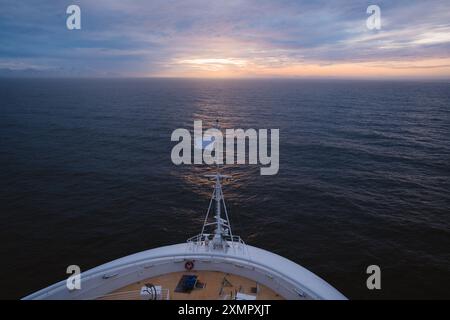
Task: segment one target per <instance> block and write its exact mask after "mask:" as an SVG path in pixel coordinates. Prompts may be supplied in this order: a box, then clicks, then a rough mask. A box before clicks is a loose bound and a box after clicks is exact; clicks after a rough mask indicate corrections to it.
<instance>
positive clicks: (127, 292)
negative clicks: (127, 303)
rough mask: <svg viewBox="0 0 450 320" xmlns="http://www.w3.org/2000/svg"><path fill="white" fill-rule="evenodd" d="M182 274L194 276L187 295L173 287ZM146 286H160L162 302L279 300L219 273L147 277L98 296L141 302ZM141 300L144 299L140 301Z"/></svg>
mask: <svg viewBox="0 0 450 320" xmlns="http://www.w3.org/2000/svg"><path fill="white" fill-rule="evenodd" d="M184 275H192V276H197V285H196V286H195V288H194V289H193V290H192V291H190V292H176V288H177V285H178V284H179V282H180V279H181V278H182V276H184ZM146 284H152V285H155V286H161V287H162V289H163V290H164V292H165V294H164V295H163V297H162V299H170V300H227V299H234V298H235V297H236V294H237V293H240V294H243V295H246V296H247V297H248V296H254V297H255V299H256V300H282V299H283V297H281V296H279V295H278V294H277V293H276V292H274V291H273V290H271V289H270V288H268V287H266V286H264V285H262V284H259V283H257V282H255V281H254V280H250V279H247V278H244V277H241V276H238V275H235V274H230V273H223V272H219V271H203V270H199V271H188V272H173V273H168V274H164V275H161V276H157V277H153V278H148V279H145V280H142V281H139V282H135V283H133V284H130V285H127V286H125V287H123V288H120V289H118V290H115V291H113V292H112V293H110V294H107V295H105V296H102V297H99V298H98V299H101V300H142V299H143V298H142V297H141V295H140V291H141V288H142V287H143V286H145V285H146ZM144 299H145V298H144Z"/></svg>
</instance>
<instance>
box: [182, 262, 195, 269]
mask: <svg viewBox="0 0 450 320" xmlns="http://www.w3.org/2000/svg"><path fill="white" fill-rule="evenodd" d="M184 268H185V269H186V270H192V268H194V262H193V261H187V262H186V263H185V264H184Z"/></svg>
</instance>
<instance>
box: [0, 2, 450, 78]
mask: <svg viewBox="0 0 450 320" xmlns="http://www.w3.org/2000/svg"><path fill="white" fill-rule="evenodd" d="M377 2H378V5H379V6H380V7H381V14H382V29H381V30H379V31H371V30H368V29H367V28H366V26H365V22H366V18H367V14H366V8H367V5H368V3H367V1H360V0H355V1H351V2H350V1H324V0H322V1H297V0H295V1H294V0H292V1H287V0H282V1H280V0H278V1H268V0H230V1H206V0H196V1H194V0H166V1H162V0H153V1H146V0H145V1H144V0H134V1H113V0H96V1H87V0H79V1H74V3H76V4H78V5H80V7H81V12H82V30H79V31H68V30H67V29H66V27H65V19H66V13H65V9H66V8H65V6H64V5H63V4H61V3H59V2H55V1H51V0H46V1H44V0H39V1H34V2H33V4H30V3H29V2H24V1H17V0H2V4H1V6H2V8H1V9H2V10H1V11H0V68H2V65H3V66H4V67H3V69H8V70H10V72H14V71H18V70H22V73H26V70H30V69H32V70H59V71H58V75H64V74H66V75H68V76H70V75H74V74H75V75H84V76H103V75H105V74H108V75H111V74H115V75H120V76H267V75H271V76H272V75H274V76H283V75H289V76H293V75H292V70H298V73H299V76H301V75H302V74H304V72H300V71H302V69H301V68H302V66H303V67H305V69H307V70H311V74H314V71H312V70H313V69H314V68H315V70H317V72H318V74H322V71H320V72H319V69H320V70H324V69H327V68H328V69H327V70H330V68H329V67H327V68H325V66H332V65H335V66H340V67H339V68H337V67H336V68H335V70H338V71H339V72H341V73H342V76H346V75H349V73H346V72H345V70H349V68H348V66H349V65H351V64H358V68H360V67H361V66H362V65H364V66H369V65H370V66H371V68H375V67H376V66H378V67H379V68H381V67H383V68H382V69H380V70H385V69H386V68H389V67H391V69H392V70H394V71H395V70H397V71H396V72H397V74H399V75H402V74H405V70H407V69H408V66H410V68H411V70H416V74H418V75H419V74H424V73H423V72H425V69H426V70H428V71H427V74H426V75H427V76H432V73H431V72H435V71H436V70H434V71H431V70H432V69H437V68H439V66H442V70H440V72H439V76H442V72H444V74H445V72H446V70H447V69H448V68H447V67H446V66H447V63H446V59H447V58H448V56H449V52H450V37H449V34H450V3H449V2H448V1H439V0H435V1H431V3H430V2H423V1H404V0H399V1H395V2H392V1H377ZM396 61H401V62H402V67H401V68H396V67H395V64H396ZM426 61H433V62H434V63H435V66H436V68H431V67H429V66H428V62H426ZM8 63H9V64H10V65H9V66H8ZM30 66H31V67H30ZM343 66H347V68H343ZM374 66H375V67H374ZM417 66H427V67H426V68H425V67H424V68H422V67H417ZM358 70H359V69H358ZM421 70H423V71H421ZM441 71H442V72H441ZM330 72H331V71H330ZM333 72H335V71H333ZM408 72H409V71H408ZM389 74H390V72H389ZM294 75H295V74H294ZM449 76H450V74H449Z"/></svg>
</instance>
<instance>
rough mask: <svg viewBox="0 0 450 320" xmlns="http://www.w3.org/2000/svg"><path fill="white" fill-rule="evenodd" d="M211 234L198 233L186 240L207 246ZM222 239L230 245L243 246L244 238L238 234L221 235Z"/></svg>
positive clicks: (211, 236) (210, 239)
mask: <svg viewBox="0 0 450 320" xmlns="http://www.w3.org/2000/svg"><path fill="white" fill-rule="evenodd" d="M213 236H214V235H213V234H208V233H204V234H198V235H196V236H194V237H191V238H189V239H188V240H187V243H188V244H193V245H197V246H209V245H210V244H211V243H212V238H213ZM223 239H224V240H226V241H227V243H228V245H230V246H245V242H244V240H242V238H241V237H240V236H235V235H233V236H231V235H227V236H224V237H223Z"/></svg>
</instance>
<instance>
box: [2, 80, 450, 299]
mask: <svg viewBox="0 0 450 320" xmlns="http://www.w3.org/2000/svg"><path fill="white" fill-rule="evenodd" d="M0 110H1V116H0V219H1V223H0V256H1V257H2V258H1V265H0V279H1V284H2V289H1V290H0V297H1V298H10V299H15V298H20V297H22V296H24V295H26V294H29V293H31V292H33V291H36V290H38V289H41V288H43V287H45V286H48V285H50V284H52V283H54V282H56V281H59V280H63V279H65V278H66V277H67V275H66V273H65V272H66V267H67V266H68V265H71V264H77V265H79V266H80V267H81V269H82V270H87V269H89V268H92V267H94V266H97V265H99V264H102V263H105V262H108V261H110V260H113V259H116V258H119V257H122V256H125V255H128V254H131V253H135V252H138V251H141V250H145V249H150V248H154V247H158V246H162V245H168V244H173V243H179V242H184V241H185V240H186V239H187V238H188V237H190V236H193V235H195V234H197V233H199V231H200V228H201V225H202V221H203V218H204V214H205V212H206V209H207V206H208V201H209V196H210V192H211V191H212V185H211V182H209V181H207V180H206V179H205V178H204V177H203V174H204V173H207V172H208V171H210V168H208V167H207V166H206V165H204V166H202V165H197V166H189V165H184V166H176V165H174V164H173V163H172V161H171V158H170V154H171V149H172V147H173V146H174V145H175V143H174V142H171V141H170V135H171V133H172V131H173V130H174V129H176V128H187V129H192V127H193V121H194V120H203V123H204V127H211V126H212V124H213V122H214V120H215V119H217V118H219V119H220V123H221V126H222V127H223V128H243V129H247V128H256V129H258V128H267V129H271V128H279V129H280V170H279V173H278V174H277V175H275V176H261V175H260V174H259V166H258V165H251V166H236V165H235V166H225V168H224V171H225V173H227V174H232V175H233V180H232V181H229V182H227V183H226V184H225V185H224V190H223V191H224V196H225V199H226V201H227V204H228V210H229V213H230V219H231V223H232V226H233V228H234V230H233V232H234V233H235V234H238V235H240V236H241V237H242V238H243V239H244V240H245V241H246V242H247V243H248V244H251V245H254V246H257V247H261V248H264V249H267V250H271V251H273V252H276V253H278V254H280V255H283V256H285V257H287V258H289V259H291V260H293V261H295V262H297V263H299V264H301V265H303V266H305V267H306V268H308V269H309V270H311V271H312V272H314V273H316V274H318V275H319V276H321V277H322V278H324V279H325V280H327V281H328V282H329V283H331V284H332V285H333V286H335V287H336V288H337V289H338V290H340V291H341V292H342V293H343V294H345V295H346V296H348V297H349V298H353V299H355V298H360V299H375V298H386V299H395V298H449V297H450V83H449V82H414V81H405V82H400V81H392V82H387V81H331V80H330V81H324V80H323V81H319V80H206V79H205V80H188V79H109V80H107V79H90V80H88V79H1V80H0ZM373 264H375V265H379V266H380V268H381V286H382V289H381V290H379V291H370V290H368V289H367V287H366V278H367V277H368V275H367V274H366V268H367V266H369V265H373Z"/></svg>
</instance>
